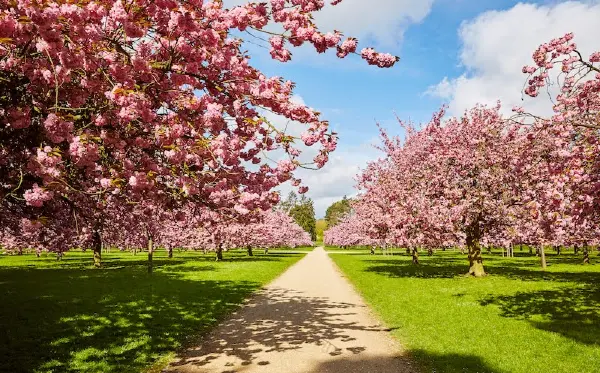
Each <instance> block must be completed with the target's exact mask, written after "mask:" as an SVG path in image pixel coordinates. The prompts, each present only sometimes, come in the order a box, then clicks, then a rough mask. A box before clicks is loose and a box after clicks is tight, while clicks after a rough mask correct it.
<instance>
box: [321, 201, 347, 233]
mask: <svg viewBox="0 0 600 373" xmlns="http://www.w3.org/2000/svg"><path fill="white" fill-rule="evenodd" d="M351 211H352V206H350V200H349V199H348V198H346V196H344V198H343V199H342V200H341V201H337V202H335V203H333V204H332V205H331V206H329V207H328V208H327V211H325V221H326V222H327V227H333V226H334V225H336V224H337V223H339V221H340V220H342V219H343V218H344V217H345V216H347V215H348V214H350V212H351Z"/></svg>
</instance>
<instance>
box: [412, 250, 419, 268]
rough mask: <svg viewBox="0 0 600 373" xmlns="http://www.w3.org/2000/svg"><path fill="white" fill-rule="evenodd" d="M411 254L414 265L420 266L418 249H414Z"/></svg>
mask: <svg viewBox="0 0 600 373" xmlns="http://www.w3.org/2000/svg"><path fill="white" fill-rule="evenodd" d="M411 254H412V263H413V264H415V265H418V264H419V251H418V250H417V248H416V247H413V248H412V250H411Z"/></svg>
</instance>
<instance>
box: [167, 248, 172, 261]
mask: <svg viewBox="0 0 600 373" xmlns="http://www.w3.org/2000/svg"><path fill="white" fill-rule="evenodd" d="M167 253H168V254H169V255H168V257H169V259H172V258H173V248H172V247H169V248H168V249H167Z"/></svg>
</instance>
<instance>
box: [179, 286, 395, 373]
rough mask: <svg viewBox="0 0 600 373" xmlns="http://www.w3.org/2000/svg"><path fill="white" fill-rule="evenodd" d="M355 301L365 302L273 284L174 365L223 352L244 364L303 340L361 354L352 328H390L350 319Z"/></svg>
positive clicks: (332, 351) (334, 351) (330, 350)
mask: <svg viewBox="0 0 600 373" xmlns="http://www.w3.org/2000/svg"><path fill="white" fill-rule="evenodd" d="M357 307H365V306H359V305H356V304H352V303H345V302H333V301H331V300H329V299H328V298H324V297H309V296H305V295H304V294H303V293H302V292H300V291H296V290H291V289H284V288H278V287H277V288H269V289H268V290H265V291H264V292H263V293H261V294H260V295H259V296H257V297H255V298H254V299H253V300H252V301H251V302H250V303H249V304H248V305H247V306H246V307H244V309H243V312H237V313H236V314H234V315H232V318H231V319H230V320H228V321H227V322H225V323H223V324H221V325H220V326H219V331H218V333H217V334H216V335H214V336H212V338H211V336H209V338H207V339H206V340H205V341H203V342H202V343H201V346H200V347H199V348H197V349H194V350H190V351H188V352H187V353H185V354H184V355H182V359H181V360H180V361H178V362H175V363H173V364H172V367H173V368H175V370H176V367H177V366H181V365H189V364H191V365H194V366H204V365H206V364H209V363H210V362H211V361H212V360H214V359H216V358H217V357H219V356H222V355H225V356H227V357H235V358H237V359H239V360H241V365H249V364H251V363H257V364H259V365H267V364H268V363H269V361H266V360H262V361H261V360H260V357H261V356H264V355H263V354H264V353H270V352H284V351H288V350H297V349H300V346H301V345H303V344H312V345H314V346H319V347H320V351H321V352H322V353H325V354H328V355H329V356H338V355H341V354H342V353H350V354H352V355H359V354H361V353H362V352H363V351H365V350H366V348H367V347H366V346H362V345H361V344H360V341H357V340H356V338H354V337H352V336H350V335H349V334H352V333H351V331H371V332H384V331H390V329H382V328H381V327H380V326H379V325H360V324H359V323H358V322H356V321H347V319H348V317H352V316H353V315H356V308H357ZM349 332H350V333H349ZM339 342H342V343H339ZM256 360H259V361H256Z"/></svg>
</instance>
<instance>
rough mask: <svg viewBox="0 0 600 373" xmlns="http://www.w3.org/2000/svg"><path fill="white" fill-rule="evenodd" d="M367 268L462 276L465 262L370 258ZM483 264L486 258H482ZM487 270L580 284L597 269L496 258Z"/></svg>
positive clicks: (391, 273) (414, 275)
mask: <svg viewBox="0 0 600 373" xmlns="http://www.w3.org/2000/svg"><path fill="white" fill-rule="evenodd" d="M368 263H369V264H370V265H369V266H367V268H366V269H365V271H366V272H374V273H377V274H380V275H384V276H389V277H401V278H424V279H433V278H454V277H461V276H465V274H466V272H467V271H468V269H469V267H468V262H467V261H466V260H465V261H460V260H456V259H454V258H435V259H434V258H427V260H424V261H422V262H421V264H419V265H413V264H412V263H410V262H408V261H407V260H397V259H387V260H381V259H380V260H377V259H375V260H369V261H368ZM484 265H485V261H484ZM485 270H486V273H487V274H488V275H491V276H502V277H505V278H509V279H515V280H521V281H553V282H576V283H579V284H595V283H597V282H598V278H599V274H598V273H597V272H568V271H560V272H559V271H542V270H541V269H540V268H534V267H524V266H522V265H520V264H515V263H511V262H495V263H493V264H491V265H487V266H485Z"/></svg>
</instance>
